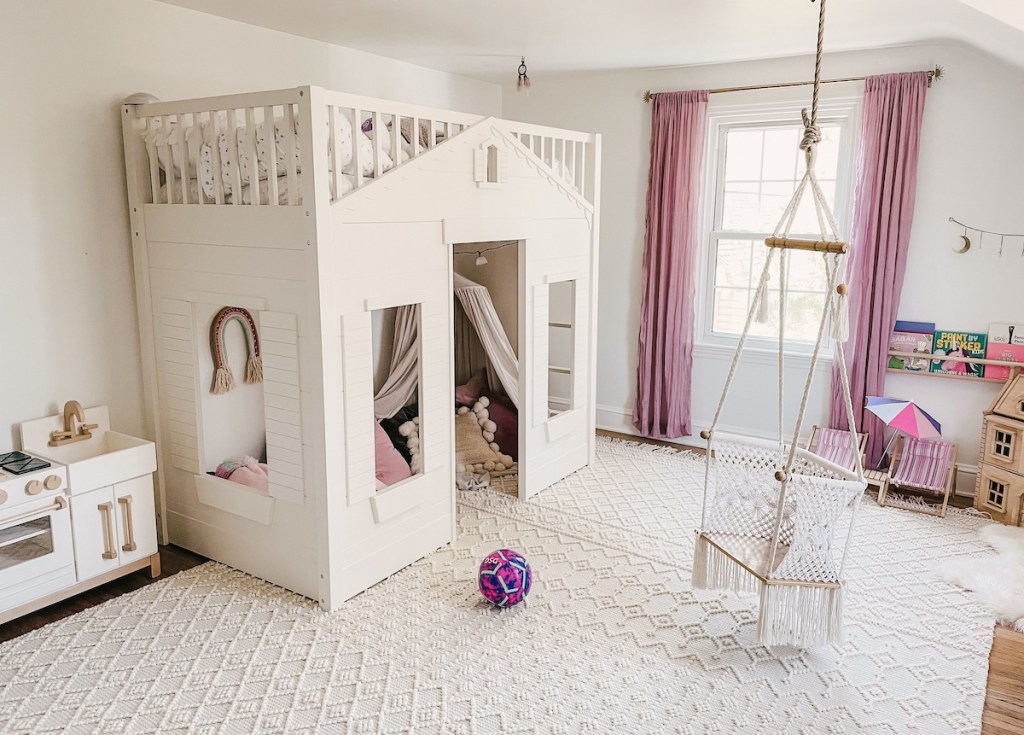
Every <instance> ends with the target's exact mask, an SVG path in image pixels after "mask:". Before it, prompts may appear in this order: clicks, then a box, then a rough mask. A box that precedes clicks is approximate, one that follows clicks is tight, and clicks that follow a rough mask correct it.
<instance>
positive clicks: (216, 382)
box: [211, 365, 235, 394]
mask: <svg viewBox="0 0 1024 735" xmlns="http://www.w3.org/2000/svg"><path fill="white" fill-rule="evenodd" d="M234 389H235V376H234V375H232V374H231V368H230V367H228V366H227V365H222V366H221V367H219V368H217V372H215V373H214V374H213V389H212V391H211V392H212V393H216V394H220V393H227V392H229V391H233V390H234Z"/></svg>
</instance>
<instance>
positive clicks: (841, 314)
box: [832, 294, 850, 342]
mask: <svg viewBox="0 0 1024 735" xmlns="http://www.w3.org/2000/svg"><path fill="white" fill-rule="evenodd" d="M832 339H833V340H835V341H836V342H846V340H848V339H850V299H849V297H848V296H847V295H846V294H840V295H839V297H838V299H837V301H836V314H835V319H834V320H833V321H832Z"/></svg>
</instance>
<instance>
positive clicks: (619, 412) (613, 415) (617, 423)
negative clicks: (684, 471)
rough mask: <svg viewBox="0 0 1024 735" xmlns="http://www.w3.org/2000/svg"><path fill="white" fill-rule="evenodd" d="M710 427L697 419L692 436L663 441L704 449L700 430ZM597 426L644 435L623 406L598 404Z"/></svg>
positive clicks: (731, 429) (762, 434)
mask: <svg viewBox="0 0 1024 735" xmlns="http://www.w3.org/2000/svg"><path fill="white" fill-rule="evenodd" d="M710 427H711V423H710V422H704V421H700V420H695V421H693V434H692V435H691V436H680V437H675V438H673V439H663V440H661V441H666V442H668V443H669V444H679V445H680V446H684V447H700V448H701V449H703V448H704V446H705V442H704V440H703V439H701V438H700V432H702V431H704V430H705V429H709V428H710ZM597 428H599V429H604V430H605V431H614V432H617V433H619V434H629V435H630V436H643V434H641V433H640V432H639V431H637V429H636V427H635V426H633V412H632V411H629V410H627V409H623V408H616V407H614V406H607V405H600V404H598V406H597ZM718 428H719V429H720V430H721V431H723V432H725V433H728V434H742V435H744V436H752V437H755V438H757V439H774V438H775V434H773V433H771V432H767V431H757V430H753V429H749V428H746V427H743V426H730V425H727V424H719V427H718Z"/></svg>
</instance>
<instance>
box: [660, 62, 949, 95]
mask: <svg viewBox="0 0 1024 735" xmlns="http://www.w3.org/2000/svg"><path fill="white" fill-rule="evenodd" d="M925 73H926V74H927V75H928V86H929V87H931V86H932V82H933V81H935V80H936V79H942V75H943V74H945V69H943V68H942V67H941V66H936V67H935V68H934V69H932V70H931V71H929V72H925ZM865 79H867V77H846V78H845V79H822V80H821V83H822V84H842V83H843V82H863V81H864V80H865ZM812 86H814V82H782V83H780V84H754V85H751V86H749V87H722V88H720V89H709V90H708V94H725V93H726V92H751V91H754V90H757V89H783V88H785V87H812ZM657 94H658V93H657V92H651V90H649V89H648V90H647V91H646V92H644V102H650V101H651V100H652V99H654V97H655V95H657Z"/></svg>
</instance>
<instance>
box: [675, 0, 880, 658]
mask: <svg viewBox="0 0 1024 735" xmlns="http://www.w3.org/2000/svg"><path fill="white" fill-rule="evenodd" d="M813 1H814V0H812V2H813ZM818 2H820V3H821V5H820V8H819V20H818V49H817V59H816V63H815V74H814V97H813V102H812V105H811V112H810V115H808V113H807V110H806V109H805V110H804V111H803V113H802V117H803V123H804V135H803V139H802V140H801V142H800V148H801V150H803V152H804V157H805V160H806V163H807V170H806V172H805V173H804V175H803V178H802V180H801V181H800V183H799V185H798V186H797V188H796V190H795V192H794V195H793V198H792V200H791V201H790V203H789V205H788V206H787V207H786V210H785V212H783V215H782V218H781V219H780V220H779V224H778V226H777V227H776V228H775V231H774V233H773V235H772V237H769V238H768V239H767V240H766V241H765V245H766V246H767V247H768V252H767V256H766V258H765V264H764V269H763V270H762V272H761V278H760V281H759V282H758V285H757V290H756V292H755V295H754V298H753V299H752V301H751V307H750V311H749V313H748V314H747V318H746V322H745V324H744V327H743V333H742V335H741V336H740V339H739V344H738V345H737V349H736V354H735V355H734V356H733V360H732V365H731V367H730V369H729V373H728V376H727V377H726V381H725V388H724V389H723V391H722V398H721V400H720V401H719V404H718V409H717V411H716V412H715V417H714V419H713V421H712V423H711V427H710V428H709V429H708V430H707V431H702V432H701V437H702V438H704V439H705V440H707V443H708V451H707V455H706V465H705V474H704V504H703V510H702V514H701V525H700V530H699V532H698V534H697V543H696V549H695V553H694V562H693V586H694V587H695V588H702V589H731V590H735V591H747V592H759V593H760V609H759V613H758V626H757V634H758V639H759V641H760V642H761V643H762V644H763V645H766V646H776V645H791V646H798V647H804V648H807V647H813V646H820V645H827V644H831V643H837V642H839V641H841V639H842V612H843V592H844V587H845V585H844V581H843V568H844V565H845V563H846V556H847V552H848V550H849V544H850V538H851V537H852V534H853V529H854V523H855V520H856V514H857V509H858V507H859V505H860V499H861V497H862V496H863V493H864V489H865V487H866V483H865V480H864V469H863V467H862V465H861V456H860V452H859V451H854V452H853V455H854V457H855V466H854V471H853V472H851V471H849V470H847V469H845V468H843V467H840V466H838V465H836V464H833V463H832V462H830V461H828V460H826V459H824V458H822V457H819V456H817V455H815V454H813V453H811V452H809V451H807V450H805V449H802V448H800V447H799V446H798V442H799V439H800V433H801V430H802V428H803V424H804V416H805V413H806V409H807V400H808V396H809V394H810V390H811V383H812V379H813V376H814V372H815V366H816V365H817V362H818V357H819V354H820V352H821V346H822V342H823V338H824V335H825V329H826V327H827V325H828V323H829V319H830V318H831V321H832V336H833V340H834V345H835V359H836V361H837V362H838V365H839V373H840V381H841V383H842V389H843V398H844V401H845V406H846V414H847V419H848V422H849V425H850V427H851V430H850V441H851V446H852V447H857V446H858V444H857V436H856V433H855V431H854V430H853V428H852V427H853V426H854V417H853V403H852V401H851V398H850V386H849V379H848V376H847V373H846V356H845V354H844V349H843V343H844V342H845V341H846V339H847V337H848V332H849V322H848V316H847V304H846V301H847V288H846V285H845V284H843V283H841V278H842V276H843V274H844V272H845V264H846V263H845V261H846V253H847V250H848V245H847V243H845V242H843V239H842V237H841V236H840V234H839V227H838V226H837V224H836V221H835V217H834V216H833V213H832V211H831V209H830V207H829V205H828V202H827V201H826V199H825V195H824V194H823V193H822V190H821V188H820V187H819V185H818V180H817V177H816V176H815V172H814V164H815V155H816V151H817V145H818V142H819V141H820V140H821V131H820V129H819V127H818V124H817V121H818V97H819V92H820V88H821V61H822V42H823V39H824V29H825V3H826V0H818ZM805 196H810V197H811V198H812V200H813V203H814V209H815V212H816V214H817V220H818V225H819V228H820V230H821V239H820V240H817V241H814V240H799V239H793V238H790V237H789V234H790V230H791V228H792V226H793V222H794V220H795V218H796V214H797V211H798V209H799V207H800V204H801V202H802V201H803V199H804V197H805ZM793 250H803V251H812V252H816V253H820V254H821V259H822V265H823V278H824V281H825V283H826V292H825V297H824V299H823V301H824V303H823V306H822V312H821V318H820V322H819V324H818V331H817V338H816V340H815V344H814V349H813V351H812V353H811V359H810V365H809V366H808V368H807V376H806V380H805V381H804V389H803V395H802V396H801V398H800V406H799V410H798V412H797V418H796V425H795V426H794V427H792V432H791V434H790V435H789V438H788V441H787V436H786V434H785V433H784V431H785V428H784V423H783V408H784V405H785V402H784V395H783V383H784V380H783V376H784V368H785V362H784V357H783V355H784V349H783V345H784V342H785V338H786V333H785V325H786V295H787V283H786V278H787V270H788V261H789V254H790V252H791V251H793ZM773 268H777V277H778V279H779V289H780V292H779V330H778V348H779V349H778V375H779V385H778V439H777V441H771V440H764V439H757V438H752V437H747V436H738V435H730V434H725V433H723V432H719V431H718V428H717V427H718V423H719V419H720V418H721V415H722V408H723V406H724V405H725V402H726V398H727V397H728V394H729V389H730V388H731V387H732V383H733V378H734V377H735V375H736V368H737V366H738V364H739V361H740V356H741V355H742V353H743V349H744V347H745V345H746V342H747V337H748V335H749V334H750V328H751V324H752V323H753V322H754V321H755V319H756V320H758V321H765V319H766V316H767V301H768V281H769V278H770V274H771V272H772V270H773ZM848 509H852V511H851V513H850V519H849V526H848V527H847V529H846V540H845V544H844V546H843V549H842V551H841V553H840V554H839V555H838V556H839V558H838V559H837V558H836V557H837V554H836V549H834V545H835V543H836V538H835V537H836V533H837V529H838V528H839V527H840V522H841V521H842V520H844V516H845V515H846V513H847V510H848Z"/></svg>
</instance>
